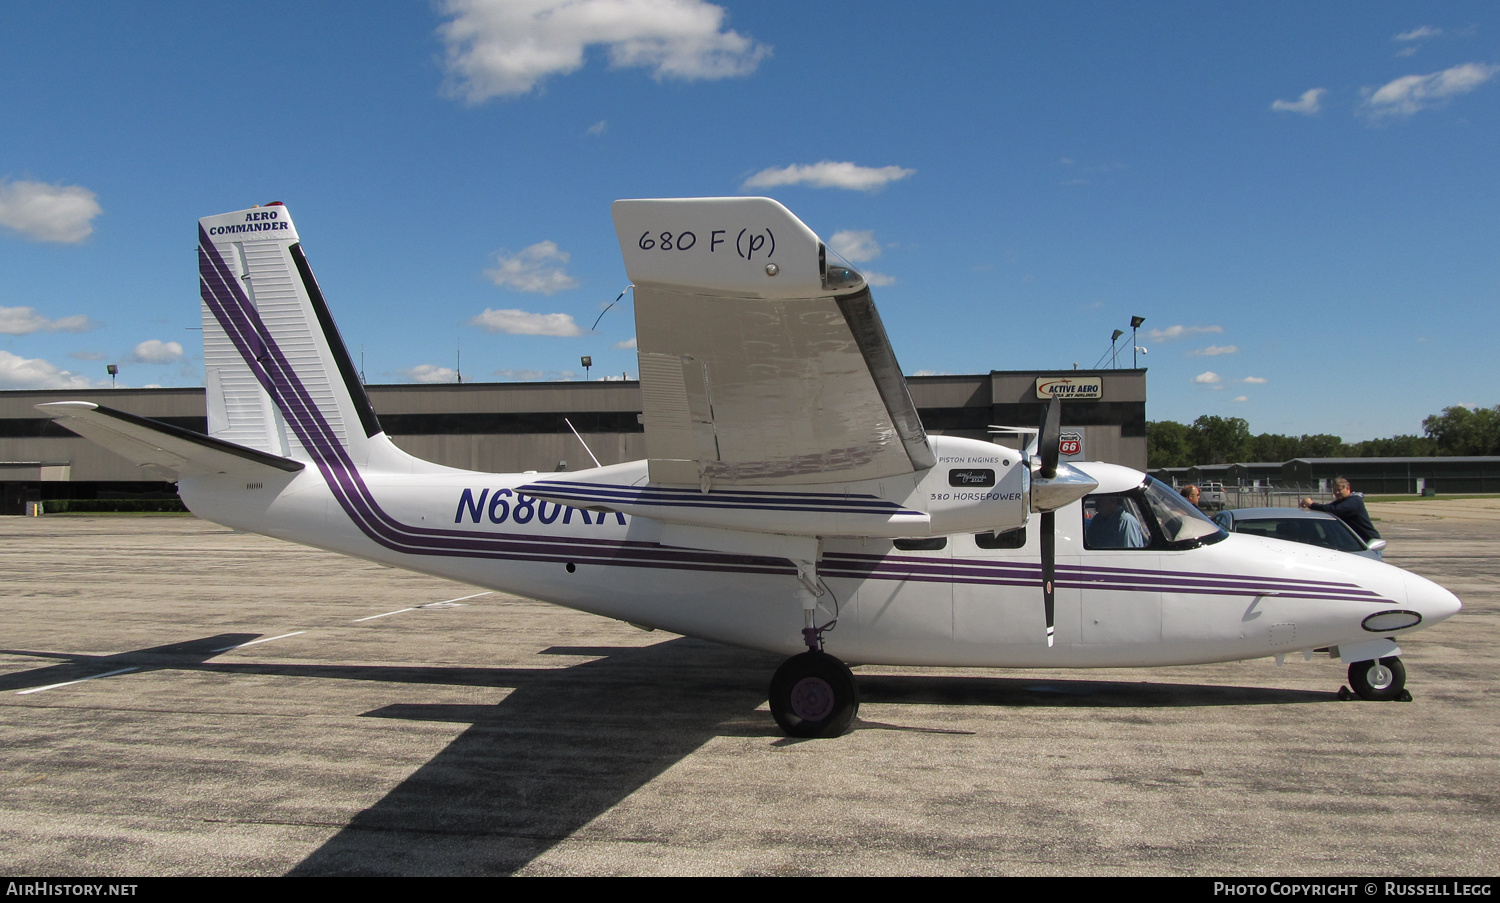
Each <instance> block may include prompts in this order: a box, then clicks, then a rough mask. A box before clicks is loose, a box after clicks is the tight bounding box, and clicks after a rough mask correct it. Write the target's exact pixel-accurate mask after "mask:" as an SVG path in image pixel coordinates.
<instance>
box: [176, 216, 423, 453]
mask: <svg viewBox="0 0 1500 903" xmlns="http://www.w3.org/2000/svg"><path fill="white" fill-rule="evenodd" d="M198 272H199V277H200V288H201V290H202V295H203V362H204V370H205V380H206V386H207V396H208V397H207V401H208V431H209V435H211V436H213V437H214V438H216V439H224V440H226V441H229V442H234V443H237V444H239V445H244V446H248V447H249V448H253V449H256V450H258V451H263V452H266V453H268V454H272V455H277V456H280V457H285V458H292V459H295V460H299V461H317V460H320V458H326V456H327V454H328V453H329V452H336V453H341V454H340V455H339V456H340V457H347V459H348V460H349V461H351V462H352V463H354V464H358V465H365V464H370V463H372V462H371V458H372V456H375V457H379V458H381V459H382V460H381V462H378V463H393V462H388V461H386V459H387V458H390V457H392V456H391V455H388V454H386V453H387V452H390V453H394V456H395V457H405V456H404V455H402V454H401V453H400V452H398V451H397V450H396V449H395V447H394V446H392V445H391V444H390V442H389V440H387V439H386V438H385V436H384V434H382V433H381V430H380V423H379V421H378V420H377V419H376V417H375V409H374V408H373V407H371V406H370V400H369V398H368V397H367V396H366V395H365V391H364V387H363V385H361V384H360V381H359V374H358V372H357V371H356V370H355V369H354V365H353V362H352V361H350V359H349V353H348V351H347V350H346V349H345V348H344V343H343V340H342V339H340V338H339V334H338V329H337V328H336V327H335V326H334V323H333V317H332V316H331V315H330V314H329V312H328V306H327V304H326V303H325V302H324V300H323V294H322V292H321V291H320V290H319V289H318V283H317V280H316V279H314V278H313V274H312V269H311V267H309V266H308V263H307V258H306V256H304V255H303V253H302V246H301V244H300V242H299V240H298V237H297V227H296V226H295V225H293V223H292V218H291V215H290V214H289V213H288V212H287V209H286V207H284V206H282V205H280V204H270V205H267V206H265V207H254V208H251V209H249V210H241V211H238V212H235V213H224V214H220V215H218V216H209V217H205V218H203V219H201V220H199V221H198Z"/></svg>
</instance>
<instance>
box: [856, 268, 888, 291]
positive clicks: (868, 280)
mask: <svg viewBox="0 0 1500 903" xmlns="http://www.w3.org/2000/svg"><path fill="white" fill-rule="evenodd" d="M860 275H862V276H864V277H865V284H866V285H872V286H875V287H876V288H879V287H880V286H882V285H895V284H896V277H895V276H887V275H886V274H884V273H877V272H875V271H874V270H869V271H865V270H861V271H860Z"/></svg>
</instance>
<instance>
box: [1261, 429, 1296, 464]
mask: <svg viewBox="0 0 1500 903" xmlns="http://www.w3.org/2000/svg"><path fill="white" fill-rule="evenodd" d="M1297 448H1298V445H1297V440H1296V439H1295V438H1294V437H1292V436H1282V435H1278V434H1276V433H1261V434H1260V435H1259V436H1256V437H1255V438H1254V439H1251V440H1250V460H1251V461H1290V460H1292V459H1293V458H1296V457H1299V456H1298V454H1297Z"/></svg>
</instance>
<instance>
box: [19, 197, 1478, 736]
mask: <svg viewBox="0 0 1500 903" xmlns="http://www.w3.org/2000/svg"><path fill="white" fill-rule="evenodd" d="M613 210H614V221H615V229H616V232H617V234H618V236H619V240H620V247H621V250H622V252H623V254H624V258H625V268H626V271H627V273H628V274H629V277H630V279H631V281H632V282H633V283H634V285H635V307H636V334H637V342H638V350H639V355H640V377H641V401H642V407H643V411H644V413H643V414H642V422H643V423H644V425H645V438H646V447H647V454H648V458H647V460H644V461H635V462H630V463H625V464H614V465H610V466H606V467H596V468H593V469H589V470H581V471H573V472H565V473H551V474H545V475H541V474H536V473H524V474H490V473H477V472H472V471H465V470H458V469H455V468H451V467H444V466H441V465H438V464H433V463H430V462H427V461H423V460H420V459H418V458H415V457H413V456H411V455H409V454H407V453H405V452H403V451H401V450H400V449H398V448H397V447H396V446H395V445H394V444H393V443H392V442H391V440H390V439H389V438H388V437H387V436H386V435H385V433H384V432H382V431H381V428H380V423H379V421H378V419H377V418H376V415H375V411H374V409H373V408H372V407H371V406H370V402H369V400H368V398H366V396H365V392H364V390H363V388H362V386H361V384H360V381H359V379H358V377H357V374H356V371H355V369H354V367H353V365H352V363H351V361H350V359H349V355H348V352H347V351H346V349H345V347H344V345H343V342H342V340H341V339H340V338H339V335H338V332H337V330H336V329H335V327H334V322H333V318H332V316H331V315H330V313H329V310H328V307H327V305H326V304H325V302H324V300H323V294H322V292H321V291H320V289H319V287H318V284H317V282H316V281H315V280H314V278H313V274H312V270H311V269H310V268H309V266H308V263H307V258H306V256H304V254H303V251H302V245H301V242H300V239H299V236H298V234H297V229H296V227H295V226H294V225H293V223H292V219H291V217H290V216H289V214H288V212H287V209H286V207H284V206H282V205H281V204H279V203H277V204H269V205H266V206H264V207H255V208H252V209H250V210H242V211H239V212H236V213H226V214H223V215H220V216H211V217H207V218H205V219H203V220H200V221H199V230H198V237H199V249H198V258H199V272H200V275H201V286H202V295H203V340H204V363H205V370H206V375H205V378H206V385H207V390H206V392H207V402H208V435H206V436H205V435H201V434H198V433H194V432H190V431H186V430H182V429H177V428H174V427H170V426H167V425H163V424H160V423H156V422H153V421H150V420H145V419H143V418H139V417H135V416H132V415H129V414H126V413H123V412H119V411H113V410H110V409H108V408H105V407H102V406H99V405H95V404H91V403H88V402H78V401H70V402H58V403H54V404H45V405H40V406H39V407H41V409H42V410H44V411H46V412H47V413H48V414H50V415H51V416H54V417H57V418H60V419H61V420H62V423H63V425H65V426H67V427H68V428H70V429H72V430H73V431H75V432H77V433H79V434H81V435H83V436H86V437H88V438H90V439H94V440H96V441H98V442H100V443H102V444H105V445H107V446H108V447H109V448H111V449H112V450H114V451H116V452H118V453H120V454H122V455H124V456H125V457H127V458H129V459H131V460H132V461H135V462H136V463H138V464H139V465H141V466H142V467H143V468H144V469H146V470H147V471H149V472H152V473H155V474H158V475H160V476H162V477H164V478H167V479H175V480H177V481H178V489H179V492H180V494H181V497H182V499H183V501H184V502H185V503H186V504H187V505H188V507H189V508H191V509H192V510H193V511H194V512H195V513H197V514H199V515H200V516H202V517H205V518H207V519H209V520H212V521H216V522H218V523H221V524H225V525H227V526H231V527H234V528H236V529H241V530H249V531H254V532H258V533H264V534H267V535H269V536H275V537H279V538H282V539H287V540H291V541H293V542H299V543H305V544H307V545H311V546H317V547H319V548H323V549H329V550H333V551H337V552H342V553H345V554H349V555H354V556H358V557H361V558H366V559H370V560H373V561H378V562H381V563H383V564H389V565H395V566H398V567H403V568H409V569H411V570H415V571H422V572H425V573H429V574H435V575H439V576H443V577H450V578H453V579H457V580H461V581H466V582H468V583H472V584H475V585H478V586H482V587H486V588H490V589H495V590H503V591H506V592H512V593H518V594H521V595H525V596H530V597H532V598H536V599H541V600H545V601H548V602H554V603H557V604H559V605H565V606H569V607H571V608H576V609H581V610H583V611H588V612H594V613H596V614H600V615H604V616H606V617H611V618H618V619H621V620H625V621H629V622H631V623H634V624H637V625H643V626H649V627H659V628H663V629H666V630H670V631H673V632H676V633H680V634H686V635H689V636H695V637H701V638H704V639H709V640H716V641H720V642H724V643H732V644H736V645H740V646H748V647H753V648H756V649H762V650H767V651H772V652H778V653H783V654H787V655H790V656H791V657H790V658H789V659H788V660H787V661H786V662H785V664H783V665H782V666H781V667H780V669H778V670H777V672H776V674H775V676H774V677H773V678H772V681H771V688H770V702H771V711H772V713H773V714H774V716H775V718H776V721H777V722H778V723H779V724H780V725H781V726H782V728H783V729H784V730H786V731H787V732H788V733H790V734H793V735H797V736H832V735H837V734H839V733H842V732H843V731H844V730H845V729H846V728H847V727H848V726H849V724H850V723H851V721H852V719H853V718H854V715H855V712H856V711H857V709H858V705H859V696H858V687H857V685H856V682H855V679H854V677H853V675H852V673H851V672H850V671H849V668H848V667H847V666H846V665H845V664H844V663H843V661H842V660H849V661H854V662H860V663H867V664H891V665H947V666H992V667H1065V668H1086V667H1130V666H1149V665H1182V664H1195V663H1205V662H1223V661H1234V660H1239V659H1250V658H1259V657H1264V656H1278V657H1279V656H1284V655H1287V654H1289V653H1295V652H1304V653H1308V654H1311V652H1312V651H1314V650H1327V651H1329V652H1330V653H1331V654H1332V655H1335V656H1338V657H1339V658H1341V659H1342V660H1344V661H1346V662H1349V663H1350V669H1349V677H1350V682H1351V684H1352V685H1353V687H1354V689H1355V691H1356V692H1358V694H1359V695H1360V696H1362V697H1364V698H1366V699H1393V698H1396V697H1397V696H1398V695H1399V694H1401V693H1403V685H1404V682H1405V670H1404V668H1403V666H1402V665H1401V662H1400V660H1399V659H1398V658H1397V657H1396V656H1398V655H1399V654H1400V649H1399V648H1398V646H1397V639H1398V638H1399V637H1400V636H1401V635H1402V634H1405V633H1409V632H1411V631H1413V630H1416V629H1419V628H1422V627H1426V626H1429V625H1431V624H1435V623H1437V622H1439V621H1441V620H1443V619H1445V618H1447V617H1449V616H1451V615H1453V614H1454V613H1455V612H1457V611H1458V610H1459V607H1460V605H1459V601H1458V599H1457V598H1456V597H1454V595H1453V594H1452V593H1450V592H1448V591H1447V590H1445V589H1443V588H1442V587H1440V586H1438V585H1436V584H1434V583H1432V582H1430V581H1428V580H1425V579H1423V578H1421V577H1418V576H1416V575H1414V574H1410V573H1407V572H1406V571H1403V570H1401V569H1399V568H1396V567H1392V566H1391V565H1387V564H1384V563H1381V562H1377V561H1370V560H1367V559H1364V558H1360V557H1356V556H1353V555H1348V554H1345V553H1341V552H1333V551H1326V550H1322V549H1317V548H1313V547H1310V546H1306V545H1299V544H1294V543H1290V542H1281V541H1278V540H1274V539H1266V538H1261V537H1255V536H1247V535H1239V534H1234V535H1231V534H1227V533H1225V532H1224V531H1223V530H1222V529H1220V528H1219V527H1218V526H1217V525H1216V524H1214V523H1213V522H1212V521H1210V520H1208V519H1207V518H1205V517H1204V516H1202V515H1201V514H1199V513H1198V511H1197V509H1195V508H1194V507H1193V506H1191V505H1189V504H1188V503H1187V502H1186V501H1185V500H1183V499H1182V498H1181V497H1180V496H1178V495H1177V494H1176V493H1174V492H1173V491H1172V490H1170V489H1168V488H1167V487H1166V486H1164V485H1162V484H1161V483H1159V482H1157V481H1156V480H1153V479H1150V478H1148V477H1147V476H1145V475H1144V474H1141V473H1139V472H1137V471H1133V470H1130V469H1128V468H1124V467H1119V466H1115V465H1110V464H1101V463H1088V464H1076V465H1071V466H1070V465H1067V464H1060V463H1059V462H1058V439H1059V422H1060V420H1059V418H1060V408H1059V405H1060V404H1061V403H1062V402H1059V401H1058V400H1056V399H1054V400H1053V401H1052V402H1051V403H1050V405H1049V406H1048V410H1047V415H1046V417H1045V419H1044V422H1043V423H1042V425H1041V426H1040V427H1039V429H1038V430H1037V432H1038V433H1039V435H1038V437H1037V440H1036V441H1034V442H1033V443H1032V445H1031V446H1030V447H1029V448H1028V449H1027V450H1026V451H1024V452H1022V451H1016V450H1013V449H1009V448H1005V447H1002V446H1000V445H997V444H994V443H991V442H985V441H980V440H973V439H964V438H957V437H950V436H929V435H928V434H927V433H926V431H925V430H924V429H923V427H922V423H921V420H920V419H919V418H918V416H917V411H916V408H915V406H914V405H913V404H912V400H911V396H910V394H909V393H908V391H907V386H906V381H905V379H904V377H903V376H902V374H901V369H900V367H899V366H898V365H897V363H896V357H895V354H894V352H893V351H892V349H891V345H890V342H889V340H888V339H887V337H886V333H885V329H884V327H883V326H882V325H881V322H880V318H879V316H878V315H877V313H876V310H875V307H874V304H873V302H872V301H871V298H870V291H869V288H868V286H867V285H866V283H865V280H864V278H863V277H862V276H861V275H860V274H859V273H858V271H856V270H855V269H854V268H853V267H851V266H849V265H848V264H847V263H845V262H843V261H841V260H839V259H838V258H837V256H836V255H834V254H831V253H830V252H829V251H828V250H827V248H826V247H825V245H824V244H823V243H822V242H821V241H819V240H818V237H817V235H816V234H814V233H813V232H812V230H810V229H809V228H808V227H807V226H806V225H804V224H803V223H802V222H801V221H800V220H798V219H797V218H796V217H795V216H793V215H792V214H791V212H790V211H788V210H787V209H786V208H785V207H783V206H781V205H780V204H778V203H776V202H775V201H772V200H768V199H765V198H699V199H686V200H630V201H618V202H616V203H615V205H614V208H613ZM1033 515H1038V516H1036V517H1033ZM799 650H804V651H801V652H800V654H798V651H799Z"/></svg>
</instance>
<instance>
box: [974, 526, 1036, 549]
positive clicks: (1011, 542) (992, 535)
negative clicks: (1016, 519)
mask: <svg viewBox="0 0 1500 903" xmlns="http://www.w3.org/2000/svg"><path fill="white" fill-rule="evenodd" d="M974 545H976V546H978V547H979V548H981V549H1024V548H1026V528H1025V527H1017V528H1016V529H1014V530H1004V531H1002V532H999V533H996V532H995V531H994V530H990V531H989V532H987V533H975V534H974Z"/></svg>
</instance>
